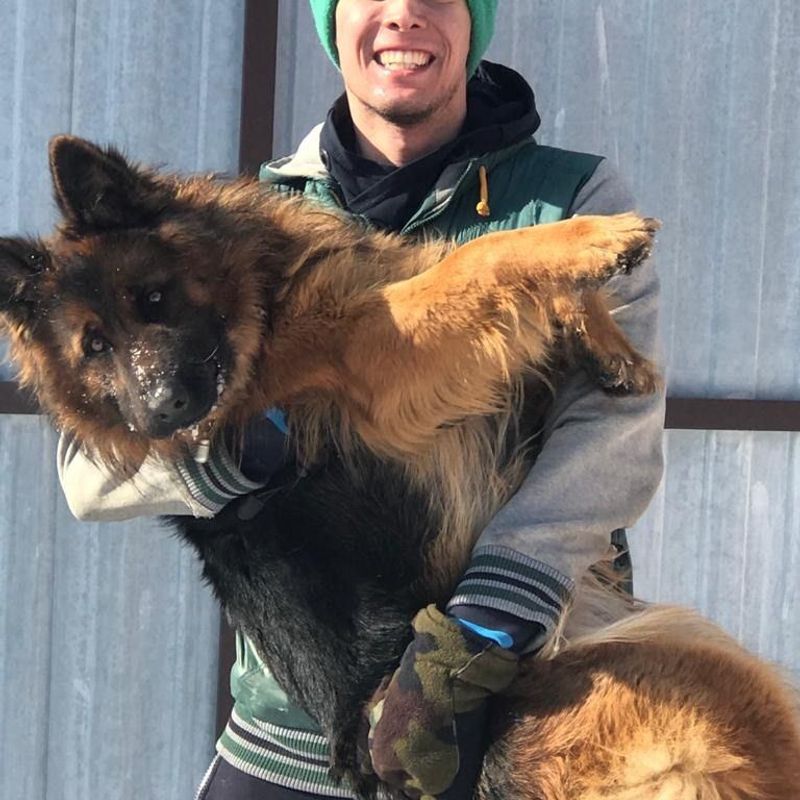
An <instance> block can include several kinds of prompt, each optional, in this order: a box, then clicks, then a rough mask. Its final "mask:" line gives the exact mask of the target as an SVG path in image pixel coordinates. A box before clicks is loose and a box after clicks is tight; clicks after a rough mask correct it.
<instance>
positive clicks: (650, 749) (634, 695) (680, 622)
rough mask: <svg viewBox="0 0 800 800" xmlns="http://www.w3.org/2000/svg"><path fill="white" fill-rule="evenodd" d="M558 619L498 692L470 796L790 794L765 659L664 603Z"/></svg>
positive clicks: (727, 797) (799, 789)
mask: <svg viewBox="0 0 800 800" xmlns="http://www.w3.org/2000/svg"><path fill="white" fill-rule="evenodd" d="M612 605H613V604H612ZM575 611H576V612H578V614H580V609H579V608H577V607H576V609H575ZM595 611H596V609H595ZM601 611H602V613H604V614H607V613H609V605H608V603H606V605H605V606H604V607H603V608H602V609H601ZM568 629H569V626H567V630H566V631H565V634H564V638H563V640H562V646H561V647H560V648H558V649H556V650H554V651H552V652H551V653H550V654H549V655H548V657H546V658H541V659H532V660H531V661H530V662H529V663H528V664H527V666H526V668H525V671H524V674H523V676H522V677H521V679H520V680H519V681H518V682H517V683H516V684H515V686H514V687H513V695H512V696H509V697H508V698H505V699H504V700H503V701H502V702H501V708H499V709H498V711H497V715H496V717H495V724H496V729H495V731H494V738H495V743H494V745H493V747H492V749H491V750H490V753H489V756H488V757H487V760H486V764H485V768H484V773H483V776H482V781H481V788H480V792H479V797H480V798H481V800H506V799H508V800H510V798H512V797H513V798H515V800H533V799H534V798H536V800H599V798H603V800H663V799H664V798H669V800H745V799H746V800H790V798H791V799H792V800H796V798H797V797H799V796H800V717H799V716H798V702H797V699H798V696H797V693H796V691H795V690H793V689H792V688H791V687H790V686H789V684H788V682H787V681H786V679H785V678H784V676H782V675H781V674H780V673H779V671H778V670H777V669H775V668H773V667H771V666H769V665H767V664H765V663H764V662H763V661H761V660H759V659H757V658H756V657H755V656H753V655H751V654H749V653H748V652H747V651H745V650H744V649H743V648H742V647H741V646H740V645H738V644H737V643H736V642H735V641H734V640H733V639H732V638H731V637H729V636H728V635H727V634H725V633H724V632H723V631H721V630H720V629H719V628H718V627H716V626H715V625H713V624H712V623H711V622H708V621H707V620H705V619H703V618H702V617H701V616H700V615H698V614H696V613H694V612H692V611H689V610H687V609H682V608H677V607H669V606H651V607H642V606H639V607H638V608H635V609H633V610H631V609H630V606H629V611H628V613H627V615H625V616H624V618H622V619H618V620H617V621H616V622H612V623H611V624H609V625H606V627H604V628H603V629H602V630H595V631H594V632H591V631H588V630H584V631H582V632H581V631H579V632H576V633H574V635H573V636H571V637H569V636H568V633H569V630H568Z"/></svg>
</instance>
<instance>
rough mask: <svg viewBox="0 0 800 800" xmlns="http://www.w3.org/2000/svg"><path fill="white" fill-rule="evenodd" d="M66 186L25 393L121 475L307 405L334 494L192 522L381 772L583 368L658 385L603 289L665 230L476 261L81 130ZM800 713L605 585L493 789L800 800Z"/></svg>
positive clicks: (503, 732)
mask: <svg viewBox="0 0 800 800" xmlns="http://www.w3.org/2000/svg"><path fill="white" fill-rule="evenodd" d="M51 166H52V172H53V178H54V182H55V186H56V197H57V200H58V202H59V205H60V208H61V211H62V213H63V221H62V223H61V225H60V228H59V230H58V231H57V232H56V233H55V234H54V235H53V236H52V237H51V238H49V239H48V240H47V241H28V240H3V241H2V242H0V315H2V319H3V321H4V323H5V326H6V328H7V330H8V333H9V335H10V337H11V340H12V350H13V356H14V358H15V360H16V361H17V363H18V365H19V367H20V374H21V378H22V380H23V382H24V383H25V384H26V385H28V386H29V387H31V388H32V389H33V390H34V392H35V393H36V395H37V397H38V398H39V401H40V403H41V404H42V406H43V407H44V408H45V409H46V410H47V411H48V412H49V413H50V414H51V415H52V416H53V418H54V420H55V422H56V424H57V425H58V426H59V427H60V428H61V429H63V430H65V431H68V432H70V433H72V434H73V435H75V436H77V437H78V439H80V440H81V441H82V442H84V444H85V446H86V448H87V449H88V450H89V451H91V452H93V453H95V454H96V455H97V456H98V457H100V458H102V459H103V460H104V461H106V462H108V463H111V464H114V465H116V467H117V469H118V470H119V471H120V473H121V474H124V473H125V472H126V470H130V469H133V468H135V467H136V465H137V464H138V463H139V462H140V461H141V459H142V458H143V457H144V455H145V453H146V452H147V451H148V450H150V451H153V452H158V453H160V454H162V455H164V456H166V457H180V456H183V455H185V454H186V453H187V452H188V451H189V450H190V449H191V448H192V447H193V446H194V444H195V443H196V442H197V440H198V439H204V438H211V439H213V438H214V437H215V436H218V435H220V432H221V431H222V430H223V429H227V430H230V429H231V428H233V429H236V428H241V427H242V426H243V425H244V423H245V422H246V421H247V420H248V419H249V418H250V417H251V416H252V415H254V414H257V413H260V412H261V411H263V409H265V408H268V407H271V406H275V405H279V406H282V407H284V408H286V409H287V411H288V415H289V419H290V423H291V430H292V442H293V443H294V445H295V447H296V454H297V460H298V461H299V462H302V463H303V464H304V466H305V468H306V469H307V471H308V475H307V476H306V477H304V478H302V479H299V480H298V476H297V472H296V470H295V469H294V468H293V467H288V468H287V469H286V470H285V471H284V473H283V474H282V475H280V476H279V477H278V478H277V480H276V483H275V485H274V486H273V487H271V489H272V491H271V494H270V495H269V496H268V497H266V496H265V497H262V498H261V499H260V500H258V501H257V502H256V503H255V505H253V502H254V501H253V500H252V498H250V499H244V500H242V501H239V502H236V503H232V504H231V505H230V506H228V507H226V508H225V509H224V510H223V512H222V513H221V514H219V515H218V516H217V517H216V518H214V519H213V520H191V519H185V518H183V519H181V520H180V521H178V522H176V523H175V524H176V525H177V526H178V529H179V530H180V532H181V535H182V536H183V537H184V538H185V539H186V540H187V541H189V542H190V543H191V544H192V545H193V546H194V547H195V548H196V550H197V552H198V553H199V555H200V558H201V559H202V561H203V565H204V574H205V576H206V578H207V579H208V580H209V581H210V583H211V584H212V586H213V587H214V590H215V592H216V593H217V595H218V597H219V598H220V601H221V602H222V604H223V606H224V607H225V610H226V612H227V613H228V615H229V616H230V617H231V619H232V621H233V622H234V624H235V625H237V626H239V627H240V628H241V629H242V630H243V631H244V632H245V633H247V634H248V635H249V636H250V637H251V638H252V640H253V641H254V642H255V644H256V646H257V647H258V649H259V651H260V653H261V655H262V656H263V657H264V658H265V660H266V661H267V663H269V665H270V667H271V668H272V670H273V671H274V673H275V675H276V677H277V678H278V679H279V681H280V682H281V684H282V685H283V686H284V688H285V689H286V690H287V691H288V692H289V694H290V695H291V696H292V697H293V698H294V699H295V700H296V701H298V702H299V703H301V704H302V705H303V706H304V707H305V708H306V709H307V710H308V711H309V712H310V713H311V714H312V715H313V716H315V717H316V718H317V720H318V721H319V722H320V724H321V726H322V728H323V730H324V731H325V732H326V734H328V736H329V737H330V739H331V741H332V744H333V753H334V765H333V768H334V770H335V772H336V773H337V774H345V773H347V774H350V775H351V776H353V775H355V774H356V770H355V764H356V754H355V739H356V733H357V731H358V728H359V725H360V722H361V719H360V715H361V709H362V708H363V705H364V703H365V702H366V701H367V699H368V698H369V696H370V694H371V693H372V691H374V689H375V687H376V686H377V684H378V682H379V681H380V679H381V678H382V677H383V676H384V675H385V674H386V673H387V672H389V671H391V670H392V669H393V667H394V666H395V664H396V663H397V660H398V658H399V655H400V654H401V653H402V651H403V648H404V646H405V644H406V642H407V640H408V636H409V620H410V619H411V617H412V615H413V614H414V612H416V611H417V610H418V609H419V608H420V607H422V606H424V605H425V604H427V603H428V602H431V601H436V602H442V601H444V600H446V598H447V597H448V593H449V592H450V591H451V590H452V588H453V585H454V582H455V581H456V580H457V578H458V576H459V574H460V573H461V571H462V570H463V568H464V565H465V563H466V561H467V559H468V557H469V552H470V549H471V547H472V544H473V543H474V540H475V538H476V537H477V535H478V533H479V532H480V531H481V530H482V528H483V526H484V525H485V523H486V522H487V520H488V519H489V518H490V517H491V516H492V515H493V514H494V513H495V512H496V511H497V509H498V508H499V507H500V505H501V504H502V503H503V502H504V501H505V500H506V499H507V498H508V497H509V496H510V494H511V493H512V492H513V491H514V490H515V489H516V487H517V486H518V484H519V481H520V480H521V477H522V475H523V474H524V472H525V469H526V468H527V467H528V466H529V464H530V462H531V460H532V458H534V457H535V451H536V442H537V439H536V437H535V435H534V434H535V432H536V430H537V424H538V422H539V421H540V419H541V416H542V414H543V412H544V410H545V409H546V406H547V402H548V397H549V394H550V390H549V385H550V384H557V382H558V378H559V375H560V374H561V368H562V367H563V365H564V364H565V363H570V362H575V361H576V360H577V361H580V360H583V362H584V363H586V364H587V365H588V366H590V367H591V368H592V369H595V370H596V372H597V374H598V376H599V380H600V381H601V382H602V383H603V384H604V385H605V386H606V387H607V388H608V389H610V390H615V391H639V392H646V391H651V390H653V388H654V387H655V383H656V380H657V378H656V377H655V374H654V371H653V369H652V367H651V365H650V364H649V363H648V362H647V361H646V360H645V359H643V358H642V357H641V356H640V355H639V354H638V353H636V352H635V350H633V349H632V348H631V347H630V345H629V344H628V342H627V341H626V340H625V338H624V336H623V335H622V333H621V332H620V331H619V329H618V328H617V326H616V325H615V323H614V322H613V320H612V318H611V316H610V315H609V311H608V306H607V303H606V299H605V298H604V296H603V294H602V289H601V286H602V283H603V282H604V281H605V280H606V279H607V278H609V277H610V276H611V275H613V274H616V273H617V272H620V271H624V270H627V269H630V268H633V267H635V266H636V264H637V263H638V262H639V261H641V259H642V258H644V257H646V255H647V253H648V252H649V247H650V243H651V239H652V234H653V232H654V229H655V225H654V223H653V222H652V221H649V220H642V219H640V218H639V217H637V216H636V215H633V214H627V215H621V216H617V217H582V218H575V219H571V220H568V221H565V222H561V223H557V224H554V225H547V226H540V227H536V228H531V229H526V230H520V231H513V232H507V233H501V234H492V235H489V236H486V237H483V238H481V239H479V240H477V241H475V242H473V243H471V244H468V245H466V246H464V247H461V248H459V249H454V248H453V247H452V245H450V244H448V243H443V242H439V241H436V242H427V243H419V242H417V243H412V242H408V241H406V240H403V239H400V238H397V237H393V236H387V235H384V234H379V233H375V232H373V231H369V230H365V229H363V228H360V227H357V226H354V225H353V224H352V223H348V222H347V221H346V220H345V219H344V218H342V217H340V216H338V215H336V214H335V213H331V212H330V211H325V210H321V209H319V208H317V207H315V206H313V205H310V204H309V203H308V202H307V201H304V200H302V199H296V198H295V199H292V198H286V197H281V196H278V195H277V194H275V193H270V192H267V191H264V190H263V189H262V188H260V187H259V186H258V185H257V184H255V183H251V182H246V181H240V182H235V183H232V184H229V183H222V182H216V181H214V180H211V179H207V178H189V179H179V178H175V177H170V176H161V175H157V174H155V173H151V172H148V171H145V170H141V169H139V168H136V167H134V166H132V165H130V164H129V163H128V162H127V161H125V159H123V158H122V156H120V155H119V154H118V153H116V152H115V151H111V150H108V151H103V150H100V149H98V148H96V147H94V146H93V145H90V144H89V143H86V142H83V141H81V140H77V139H74V138H69V137H60V138H57V139H56V140H54V142H53V144H52V147H51ZM165 398H166V404H165ZM248 504H249V505H248ZM734 685H735V686H736V694H737V698H736V702H735V703H732V702H731V696H730V695H731V693H732V687H733V686H734ZM792 703H793V699H792V696H791V694H790V693H789V691H788V690H787V689H785V688H784V687H783V685H782V683H781V681H780V679H779V678H778V677H776V676H775V675H774V674H773V672H772V671H771V670H770V669H769V668H768V667H766V666H765V665H763V664H762V663H760V662H759V661H757V660H756V659H754V658H753V657H752V656H749V655H747V654H746V653H744V651H742V650H741V649H740V648H738V646H737V645H735V644H734V643H733V642H731V641H730V640H729V639H728V638H727V637H725V636H724V635H722V634H721V633H718V632H717V631H716V630H715V629H714V628H713V627H712V626H710V625H709V623H706V622H704V621H701V620H699V619H697V618H695V617H692V616H691V615H689V614H688V612H682V611H677V610H665V609H658V608H656V609H644V610H643V609H641V608H638V607H636V608H632V607H631V606H630V604H627V603H622V602H619V601H618V600H617V599H616V598H615V597H614V596H613V595H610V594H609V593H608V592H607V591H603V590H601V589H597V588H595V589H591V588H589V587H588V586H586V587H583V588H582V589H581V590H580V591H579V593H578V598H577V600H576V604H575V607H574V609H573V610H572V612H571V613H570V614H569V615H568V616H567V617H566V622H565V627H564V629H563V630H562V631H560V632H559V634H558V636H557V637H556V638H555V639H554V640H553V642H552V643H551V644H550V646H549V647H548V648H547V650H546V652H545V653H543V654H542V655H541V656H540V657H539V658H537V659H533V660H531V661H529V662H528V663H527V665H526V668H525V670H524V672H523V676H522V678H521V679H520V680H519V681H518V682H517V684H515V687H514V689H513V691H512V692H511V693H510V694H509V695H508V697H506V698H505V699H504V700H503V702H502V704H501V706H502V707H501V708H499V709H498V712H497V714H496V730H495V741H494V745H493V746H492V748H491V749H490V753H489V756H488V758H487V762H486V767H485V770H484V775H483V777H482V780H481V785H480V787H479V790H478V795H479V796H480V797H481V798H486V800H488V798H509V800H510V798H529V799H530V800H600V798H604V800H634V798H635V799H636V800H667V799H668V798H669V800H678V799H680V800H684V799H685V800H689V798H701V799H702V800H744V798H752V799H754V800H789V798H793V797H795V796H796V793H797V792H796V790H797V787H798V784H800V772H798V769H800V767H798V765H800V730H799V729H798V722H797V715H796V710H795V708H794V707H793V705H792ZM764 742H769V743H770V746H768V747H765V746H763V745H764ZM361 786H362V788H363V791H364V792H366V793H368V792H369V791H371V790H372V788H374V787H371V786H370V784H369V782H368V780H367V779H364V780H363V781H362V783H361Z"/></svg>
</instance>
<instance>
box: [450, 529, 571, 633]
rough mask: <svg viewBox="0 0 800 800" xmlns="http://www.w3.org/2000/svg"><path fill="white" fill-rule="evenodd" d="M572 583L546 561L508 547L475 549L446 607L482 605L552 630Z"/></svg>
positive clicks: (566, 600)
mask: <svg viewBox="0 0 800 800" xmlns="http://www.w3.org/2000/svg"><path fill="white" fill-rule="evenodd" d="M574 588H575V584H574V581H572V579H570V578H568V577H567V576H566V575H562V574H561V573H560V572H558V571H557V570H555V569H553V568H552V567H549V566H548V565H547V564H544V563H542V562H541V561H537V560H536V559H534V558H530V557H529V556H526V555H524V554H523V553H519V552H517V551H516V550H512V549H510V548H507V547H498V546H496V545H491V546H487V547H480V548H477V549H476V550H475V551H474V553H473V554H472V560H471V561H470V563H469V567H468V568H467V571H466V572H465V573H464V576H463V577H462V579H461V581H460V583H459V584H458V586H457V587H456V590H455V592H454V594H453V597H452V598H451V599H450V601H449V602H448V604H447V608H448V609H450V608H454V607H455V606H465V605H466V606H483V607H484V608H493V609H496V610H498V611H505V612H506V613H508V614H513V615H514V616H515V617H518V618H520V619H523V620H527V621H529V622H537V623H539V624H540V625H542V626H543V627H544V628H545V630H546V632H547V637H548V638H549V636H550V635H551V634H552V633H553V631H554V630H555V628H556V626H557V624H558V620H559V618H560V617H561V614H562V612H563V610H564V607H565V606H566V605H567V603H568V602H569V599H570V597H571V596H572V593H573V591H574Z"/></svg>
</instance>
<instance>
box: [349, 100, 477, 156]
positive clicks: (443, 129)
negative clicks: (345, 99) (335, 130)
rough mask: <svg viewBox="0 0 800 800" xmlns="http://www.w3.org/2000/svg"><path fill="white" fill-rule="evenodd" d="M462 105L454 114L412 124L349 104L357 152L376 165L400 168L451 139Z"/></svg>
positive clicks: (462, 113)
mask: <svg viewBox="0 0 800 800" xmlns="http://www.w3.org/2000/svg"><path fill="white" fill-rule="evenodd" d="M466 113H467V110H466V104H464V107H463V109H462V108H458V109H456V110H455V113H450V114H448V115H436V118H429V119H425V120H422V121H421V122H419V123H417V124H415V125H398V124H395V123H392V122H389V121H388V120H386V119H384V118H382V117H380V116H379V115H378V114H376V113H375V112H374V111H371V110H370V109H364V108H359V107H358V105H357V104H351V106H350V115H351V118H352V121H353V130H354V132H355V136H356V144H357V145H358V149H359V152H360V153H361V155H363V156H364V157H365V158H368V159H370V160H371V161H375V162H377V163H379V164H393V165H394V166H396V167H402V166H404V165H405V164H410V163H411V162H412V161H416V160H417V159H418V158H422V157H423V156H426V155H428V153H432V152H433V151H434V150H438V149H439V148H440V147H441V146H442V145H444V144H447V142H451V141H452V140H453V139H455V138H456V137H457V136H458V134H459V132H460V131H461V128H462V126H463V124H464V119H465V117H466Z"/></svg>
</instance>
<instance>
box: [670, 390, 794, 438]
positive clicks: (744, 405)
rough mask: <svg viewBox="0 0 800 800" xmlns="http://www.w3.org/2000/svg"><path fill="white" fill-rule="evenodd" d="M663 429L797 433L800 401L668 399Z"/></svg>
mask: <svg viewBox="0 0 800 800" xmlns="http://www.w3.org/2000/svg"><path fill="white" fill-rule="evenodd" d="M664 426H665V427H666V428H669V429H677V430H704V431H783V432H793V431H800V401H798V400H728V399H720V400H715V399H711V398H706V397H692V398H684V397H669V398H667V415H666V420H665V423H664Z"/></svg>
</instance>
